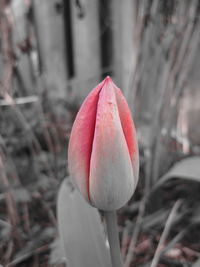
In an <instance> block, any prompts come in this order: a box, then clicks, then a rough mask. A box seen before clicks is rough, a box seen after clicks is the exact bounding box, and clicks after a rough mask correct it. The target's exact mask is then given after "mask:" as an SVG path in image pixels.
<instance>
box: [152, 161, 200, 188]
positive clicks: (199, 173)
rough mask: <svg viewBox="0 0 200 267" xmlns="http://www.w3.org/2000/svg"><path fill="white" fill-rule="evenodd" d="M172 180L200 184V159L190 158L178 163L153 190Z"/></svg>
mask: <svg viewBox="0 0 200 267" xmlns="http://www.w3.org/2000/svg"><path fill="white" fill-rule="evenodd" d="M171 178H180V179H185V180H189V181H196V182H200V157H189V158H186V159H183V160H181V161H179V162H177V163H176V164H175V165H174V166H173V167H172V168H171V169H170V170H169V171H168V172H167V173H166V174H164V175H163V176H162V177H161V178H160V179H159V181H158V182H157V184H156V185H155V187H154V188H153V190H155V189H157V188H158V187H159V186H161V185H162V184H164V183H165V182H166V181H167V180H169V179H171Z"/></svg>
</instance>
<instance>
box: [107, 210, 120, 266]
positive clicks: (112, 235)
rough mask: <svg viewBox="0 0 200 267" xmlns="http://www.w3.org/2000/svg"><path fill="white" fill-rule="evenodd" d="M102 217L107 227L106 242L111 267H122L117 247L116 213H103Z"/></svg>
mask: <svg viewBox="0 0 200 267" xmlns="http://www.w3.org/2000/svg"><path fill="white" fill-rule="evenodd" d="M104 215H105V221H106V227H107V234H108V241H109V244H110V254H111V260H112V267H122V266H123V263H122V258H121V253H120V246H119V233H118V229H117V216H116V211H105V213H104Z"/></svg>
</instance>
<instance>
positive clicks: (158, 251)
mask: <svg viewBox="0 0 200 267" xmlns="http://www.w3.org/2000/svg"><path fill="white" fill-rule="evenodd" d="M181 202H182V201H181V200H180V199H179V200H177V201H176V203H175V204H174V206H173V208H172V210H171V212H170V214H169V217H168V219H167V221H166V224H165V228H164V230H163V232H162V235H161V237H160V240H159V243H158V246H157V249H156V252H155V254H154V258H153V261H152V263H151V266H150V267H156V266H157V265H158V263H159V260H160V256H161V253H162V247H163V244H164V242H165V240H166V239H167V236H168V234H169V232H170V230H171V226H172V224H173V222H174V219H175V218H176V214H177V211H178V209H179V207H180V205H181Z"/></svg>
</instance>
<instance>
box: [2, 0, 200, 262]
mask: <svg viewBox="0 0 200 267" xmlns="http://www.w3.org/2000/svg"><path fill="white" fill-rule="evenodd" d="M199 14H200V1H199V0H191V1H188V0H176V1H175V0H124V1H120V0H68V1H64V0H0V92H1V95H0V240H1V242H0V264H2V265H3V266H4V265H5V266H34V267H35V266H65V262H64V260H63V256H62V255H61V253H60V249H59V245H58V234H57V218H56V199H57V193H58V190H59V185H60V183H61V181H62V180H63V179H64V178H65V177H67V176H68V173H67V144H68V139H69V135H70V131H71V126H72V123H73V120H74V118H75V115H76V113H77V111H78V109H79V107H80V104H81V103H82V101H83V99H84V98H85V97H86V96H87V94H88V93H89V92H90V91H91V89H92V88H93V87H95V86H96V85H97V84H98V83H99V82H100V81H101V80H102V79H103V78H104V77H106V76H107V75H110V76H111V77H112V79H113V80H114V82H115V83H116V85H117V86H118V87H120V88H121V89H122V91H123V93H124V95H125V97H126V98H127V101H128V103H129V105H130V108H131V111H132V113H133V117H134V121H135V124H136V128H137V133H138V140H139V147H140V161H141V169H140V183H139V186H138V189H137V192H136V194H135V196H134V199H133V200H132V201H131V202H130V204H129V205H127V207H125V208H124V209H122V210H120V211H119V214H118V215H119V225H120V238H121V242H122V243H121V244H122V250H123V253H124V255H126V250H128V248H129V245H130V240H132V239H134V240H133V245H134V248H135V255H134V258H132V260H131V262H132V264H134V266H150V265H148V264H149V262H150V260H151V259H152V257H153V255H154V253H155V250H156V247H157V244H158V242H159V239H160V236H161V234H162V231H163V229H165V227H166V224H165V223H166V218H167V216H168V214H169V212H170V210H171V208H172V210H173V208H174V206H173V205H176V206H175V207H177V205H178V207H179V212H178V215H177V214H176V215H177V216H174V218H175V219H174V221H173V224H171V225H170V227H169V229H168V230H169V232H170V234H169V236H168V239H167V238H166V240H165V242H163V244H162V245H163V247H165V246H166V247H167V246H168V247H167V250H166V251H165V252H166V253H165V254H163V255H162V256H160V260H161V262H160V265H158V266H160V267H163V266H171V267H173V266H196V267H198V266H200V261H199V262H198V263H197V265H192V264H193V263H194V262H195V261H197V260H198V258H200V242H199V240H200V239H199V238H200V231H199V230H198V229H199V228H198V227H199V224H200V210H199V204H200V197H199V192H200V191H199V190H200V185H199V182H200V168H199V166H200V158H199V155H200V116H199V112H200V104H199V101H200V42H199V41H200V20H199ZM178 163H179V165H177V164H178ZM181 164H182V165H181ZM172 166H175V167H172ZM171 167H172V168H175V170H174V169H170V168H171ZM169 170H171V171H169ZM171 178H179V179H171ZM160 181H161V182H160ZM155 187H156V189H155ZM158 187H159V189H158ZM155 190H156V193H155ZM152 192H153V193H152ZM147 199H148V201H147ZM177 201H178V202H177ZM147 202H148V205H147ZM174 203H175V204H174ZM177 203H178V204H177ZM174 224H175V225H174ZM172 226H173V227H172ZM171 230H172V231H171ZM180 233H181V234H180ZM169 241H171V242H172V241H173V242H172V243H170V242H169ZM163 247H162V248H163ZM167 253H168V254H167ZM135 264H137V265H135ZM130 266H132V265H131V263H130Z"/></svg>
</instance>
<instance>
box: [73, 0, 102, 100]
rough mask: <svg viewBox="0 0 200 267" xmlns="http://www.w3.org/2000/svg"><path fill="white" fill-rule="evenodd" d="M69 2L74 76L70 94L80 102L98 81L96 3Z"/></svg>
mask: <svg viewBox="0 0 200 267" xmlns="http://www.w3.org/2000/svg"><path fill="white" fill-rule="evenodd" d="M80 4H81V6H77V4H76V3H75V1H71V12H72V25H73V38H74V39H73V42H74V63H75V64H74V65H75V76H74V78H73V79H72V83H73V88H72V94H73V97H74V98H78V100H82V99H83V98H84V97H85V96H86V95H87V94H88V93H89V92H90V90H91V89H92V88H93V87H94V86H95V85H96V84H97V83H98V82H99V79H100V75H101V74H100V42H99V40H100V35H99V20H98V16H99V15H98V1H97V0H82V1H80Z"/></svg>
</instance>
